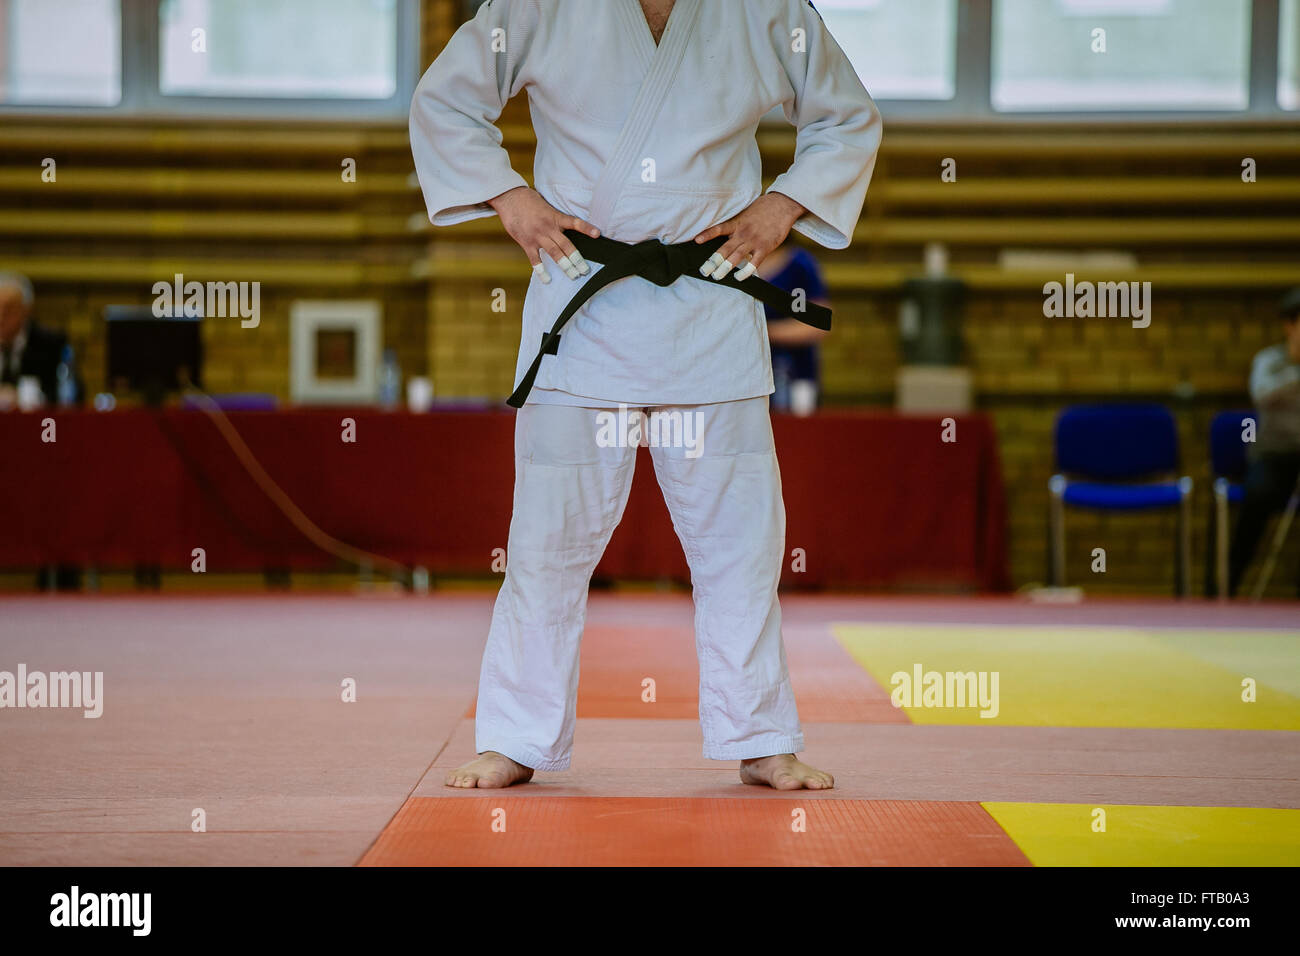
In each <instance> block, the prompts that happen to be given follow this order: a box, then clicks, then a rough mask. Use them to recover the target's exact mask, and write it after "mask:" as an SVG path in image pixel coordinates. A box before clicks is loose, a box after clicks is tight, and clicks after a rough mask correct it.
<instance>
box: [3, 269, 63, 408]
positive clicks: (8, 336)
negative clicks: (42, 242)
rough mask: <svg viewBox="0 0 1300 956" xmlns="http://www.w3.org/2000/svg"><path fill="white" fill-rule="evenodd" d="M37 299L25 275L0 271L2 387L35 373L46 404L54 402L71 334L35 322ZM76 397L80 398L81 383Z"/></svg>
mask: <svg viewBox="0 0 1300 956" xmlns="http://www.w3.org/2000/svg"><path fill="white" fill-rule="evenodd" d="M35 298H36V297H35V294H34V293H33V291H32V284H31V282H29V281H28V279H27V277H26V276H24V275H19V274H18V273H15V272H0V387H4V388H7V389H16V387H17V385H18V380H19V379H21V378H24V377H26V376H29V375H30V376H34V377H35V378H36V379H37V380H38V381H39V382H40V383H41V392H42V393H43V394H44V396H45V403H46V404H47V405H53V404H54V403H55V402H56V401H57V400H58V390H59V374H58V373H59V363H60V362H62V361H63V357H64V351H65V350H66V349H67V346H68V337H67V336H66V335H64V334H63V333H62V332H59V331H56V330H54V329H46V328H43V327H41V326H39V325H37V324H36V322H35V321H33V319H32V306H33V304H34V303H35ZM70 371H71V370H70ZM74 385H76V382H75V378H74ZM76 397H77V399H78V400H80V397H81V388H80V387H79V386H77V387H76Z"/></svg>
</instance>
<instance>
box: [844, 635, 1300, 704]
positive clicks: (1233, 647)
mask: <svg viewBox="0 0 1300 956" xmlns="http://www.w3.org/2000/svg"><path fill="white" fill-rule="evenodd" d="M833 632H834V634H835V636H836V638H837V639H838V640H839V641H840V643H841V644H842V645H843V646H844V647H845V649H847V650H848V652H849V653H850V654H851V655H852V656H853V658H854V659H855V660H856V661H857V662H858V663H859V664H860V665H861V666H862V667H863V668H864V669H865V670H866V671H867V672H868V673H870V674H871V676H872V677H873V678H875V680H876V681H877V682H878V683H879V684H880V685H881V686H882V687H884V688H885V689H886V690H887V691H890V692H894V691H895V690H896V689H897V690H898V691H899V692H902V691H903V690H904V689H905V688H906V687H907V684H908V682H905V681H903V680H902V679H901V678H899V679H897V680H896V679H895V675H898V674H907V675H908V678H909V681H910V682H911V683H915V680H914V675H915V674H916V672H917V668H918V667H919V668H920V672H921V675H922V681H921V683H922V685H923V687H924V685H925V684H927V683H932V682H933V681H934V680H935V678H934V677H931V676H928V675H930V674H931V673H934V674H936V675H939V676H940V677H942V678H943V687H942V693H932V694H931V696H929V697H925V696H923V694H922V692H921V690H922V689H921V688H918V689H917V690H916V694H915V696H914V697H913V698H906V699H904V701H903V703H904V709H905V710H906V712H907V716H908V717H909V718H910V719H911V720H912V722H913V723H918V724H986V725H995V726H996V725H1002V726H1006V725H1015V726H1039V727H1183V728H1198V729H1203V728H1226V729H1242V730H1300V696H1298V695H1297V694H1295V693H1288V692H1287V691H1288V689H1289V688H1296V687H1297V677H1296V672H1297V666H1298V665H1297V661H1300V655H1298V654H1297V653H1296V650H1295V647H1296V638H1297V635H1293V634H1289V633H1282V632H1269V631H1254V632H1252V631H1233V632H1226V631H1225V632H1210V631H1198V632H1196V633H1195V635H1194V636H1192V637H1189V638H1188V639H1187V641H1186V642H1185V643H1183V644H1180V632H1177V631H1168V632H1161V631H1143V630H1138V629H1125V628H1102V627H1066V628H1041V627H988V626H979V627H970V626H962V625H955V626H954V625H946V626H940V625H922V626H914V625H900V624H870V625H858V624H837V625H835V626H834V628H833ZM949 672H951V673H953V674H972V673H973V674H974V675H976V678H978V677H979V675H980V674H981V673H982V674H983V675H985V676H986V683H985V690H987V691H988V694H987V702H986V703H983V704H981V702H979V701H976V700H973V699H970V698H967V699H966V700H961V699H960V698H958V697H957V695H956V692H957V691H958V690H959V689H965V682H964V681H963V680H960V679H958V680H954V681H951V682H950V681H949V680H948V678H947V677H946V675H947V674H948V673H949ZM1247 679H1249V680H1251V681H1253V682H1254V685H1255V700H1254V701H1253V702H1247V701H1245V700H1243V694H1244V693H1245V691H1244V688H1243V681H1245V680H1247ZM995 680H996V683H995V682H994V681H995ZM994 691H996V696H995V695H994V693H993V692H994ZM958 705H964V706H958ZM981 713H988V714H991V715H993V716H989V717H982V716H981Z"/></svg>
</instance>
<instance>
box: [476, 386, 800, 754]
mask: <svg viewBox="0 0 1300 956" xmlns="http://www.w3.org/2000/svg"><path fill="white" fill-rule="evenodd" d="M637 411H638V410H632V411H630V412H629V415H634V414H636V413H637ZM652 411H655V412H660V413H665V412H668V413H671V412H680V413H682V414H683V415H695V414H697V413H698V416H699V417H698V418H697V419H695V420H694V421H696V422H698V423H699V424H700V425H701V426H702V433H701V435H700V436H699V439H700V440H699V445H698V454H697V451H696V450H693V449H691V448H689V447H678V446H676V445H673V444H672V443H666V442H664V441H663V440H661V441H660V443H659V444H658V446H657V447H656V445H654V444H652V445H651V448H650V453H651V455H652V457H653V460H654V468H655V475H656V477H657V478H658V480H659V487H660V489H661V490H662V492H663V495H664V501H665V502H666V503H667V505H668V510H669V513H670V514H671V515H672V521H673V527H674V529H675V530H676V531H677V536H678V537H679V538H680V539H681V542H682V547H683V548H684V549H685V552H686V559H687V562H688V563H689V565H690V569H691V584H692V589H693V593H694V598H695V647H696V653H697V654H698V656H699V663H700V689H699V690H700V726H701V728H702V730H703V734H704V756H705V757H708V758H712V759H715V760H740V759H745V758H749V757H765V756H768V755H770V754H778V753H797V752H799V751H800V750H802V749H803V745H804V744H803V734H802V732H801V730H800V726H799V715H798V712H797V711H796V709H795V701H794V693H793V692H792V690H791V688H790V677H789V673H788V671H787V669H786V658H785V647H784V645H783V644H782V642H781V608H780V604H779V603H778V601H777V593H776V591H777V582H778V580H779V578H780V576H781V563H782V557H783V553H784V550H785V506H784V504H783V503H782V500H781V475H780V472H779V470H778V468H777V462H776V452H775V448H774V446H773V442H772V423H771V419H770V418H769V416H768V402H767V398H766V397H761V398H752V399H745V400H742V401H736V402H723V403H719V404H714V405H691V406H675V407H664V406H660V407H657V408H655V409H653V410H652ZM602 413H604V414H605V415H606V416H608V415H617V414H618V413H617V412H616V411H615V412H609V411H608V410H602V409H595V408H580V407H576V406H570V405H525V406H524V407H523V408H521V409H520V410H519V412H518V417H517V419H516V422H515V493H514V515H513V517H512V518H511V521H510V540H509V548H508V550H507V569H506V576H505V582H504V583H503V584H502V586H501V591H500V593H499V594H498V596H497V601H496V606H495V609H494V611H493V615H492V627H491V630H490V632H489V634H488V640H487V647H486V649H485V651H484V653H483V666H482V669H481V671H480V675H479V692H478V705H477V717H476V721H475V744H476V748H475V749H476V750H477V751H478V752H479V753H482V752H483V751H485V750H495V751H497V752H498V753H503V754H505V755H506V756H507V757H510V758H511V759H512V760H515V761H517V762H519V763H521V764H523V765H524V766H526V767H532V768H534V769H536V770H564V769H566V768H567V767H568V766H569V759H570V755H571V752H572V748H573V732H574V727H575V724H576V712H577V692H578V651H579V645H580V643H581V640H582V630H583V625H584V622H585V620H586V614H587V588H588V584H589V582H590V580H591V575H592V572H593V571H594V570H595V567H596V564H597V562H598V561H599V560H600V557H601V555H602V554H603V553H604V550H605V546H606V545H607V544H608V543H609V539H610V535H611V534H613V532H614V528H615V527H616V526H617V525H618V522H619V520H620V519H621V518H622V516H623V508H624V506H625V505H626V504H627V498H628V493H629V491H630V490H631V487H632V472H633V466H634V463H635V459H636V451H637V449H636V446H635V445H632V446H630V447H628V446H626V443H622V442H620V443H619V446H616V447H602V444H606V445H607V444H608V442H607V441H606V442H601V441H598V434H600V423H601V421H602V419H600V418H598V416H599V415H601V414H602ZM603 421H605V422H608V421H609V419H608V418H606V419H603ZM605 434H606V437H607V436H608V430H607V431H606V433H605ZM660 437H661V439H662V435H661V436H660ZM638 691H639V686H637V687H632V688H629V691H628V693H637V692H638Z"/></svg>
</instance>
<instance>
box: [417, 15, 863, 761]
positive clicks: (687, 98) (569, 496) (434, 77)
mask: <svg viewBox="0 0 1300 956" xmlns="http://www.w3.org/2000/svg"><path fill="white" fill-rule="evenodd" d="M520 91H526V92H527V94H528V99H529V105H530V109H531V114H532V121H533V126H534V128H535V130H536V134H537V151H536V157H535V163H534V180H535V188H536V189H537V191H538V192H539V193H541V195H542V196H543V198H545V199H546V200H547V202H549V203H550V204H551V205H553V206H554V207H556V208H557V209H559V210H560V211H562V212H565V213H568V214H571V215H574V216H577V217H579V218H582V219H585V220H587V221H589V222H591V223H593V224H594V225H596V226H597V227H598V228H599V229H600V230H601V234H602V235H604V236H607V237H609V238H611V239H616V240H619V241H621V242H629V243H631V242H639V241H642V240H646V239H658V240H660V241H662V242H664V243H681V242H687V241H689V240H691V239H693V238H694V237H695V236H696V235H697V234H699V233H700V232H702V231H703V230H705V229H706V228H708V227H709V226H712V225H714V224H716V223H719V222H722V221H723V220H726V219H728V218H730V217H732V216H734V215H736V214H738V213H739V212H741V211H742V210H744V209H745V208H746V207H747V206H749V205H750V204H751V203H752V202H753V201H754V200H755V199H756V198H758V196H759V195H761V193H762V182H761V166H760V157H759V150H758V145H757V143H756V141H755V132H756V130H757V128H758V124H759V121H760V119H761V118H762V117H763V116H764V115H765V114H767V113H768V112H769V111H770V110H772V109H773V108H776V107H778V106H779V107H780V108H781V109H782V110H783V111H784V113H785V116H786V117H787V119H789V121H790V122H791V123H793V124H794V125H795V126H796V127H797V128H798V135H797V139H796V149H795V157H794V162H793V163H792V165H791V166H790V168H789V169H788V170H787V171H785V172H784V173H782V174H781V175H779V176H778V177H777V178H776V179H775V181H774V182H773V183H772V184H771V186H770V187H769V188H770V189H771V190H773V191H777V192H780V193H783V194H785V195H787V196H789V197H790V198H792V199H795V200H796V201H798V202H799V203H800V204H801V205H802V206H803V207H804V208H805V209H807V210H808V212H807V214H806V215H804V216H802V217H801V218H800V219H799V220H798V221H797V222H796V223H795V225H794V229H795V230H796V231H798V232H801V233H802V234H804V235H806V236H808V237H810V238H811V239H813V240H815V241H817V242H819V243H821V244H822V245H824V246H826V247H828V248H833V249H840V248H843V247H845V246H847V245H848V244H849V239H850V237H851V235H852V231H853V228H854V226H855V224H856V222H857V219H858V216H859V214H860V213H861V210H862V204H863V201H864V199H865V196H866V190H867V185H868V183H869V181H870V178H871V172H872V169H873V167H874V163H875V156H876V152H877V149H878V147H879V144H880V138H881V122H880V115H879V113H878V111H877V110H876V108H875V105H874V104H873V103H872V101H871V99H870V97H869V96H868V95H867V92H866V90H865V89H864V88H863V86H862V84H861V82H860V81H859V79H858V77H857V75H856V74H855V73H854V71H853V69H852V67H851V66H850V64H849V62H848V60H847V59H846V57H845V56H844V54H843V52H842V51H841V50H840V48H839V46H838V45H837V44H836V43H835V41H834V40H833V39H832V37H831V36H830V34H829V32H828V31H827V30H826V28H825V26H824V25H823V23H822V21H821V18H820V17H819V16H818V14H817V13H816V11H815V10H814V9H813V8H812V7H811V6H810V5H809V3H808V2H807V0H676V3H675V5H674V7H673V10H672V14H671V16H670V18H669V20H668V25H667V28H666V29H665V31H664V34H663V36H662V38H661V40H660V43H659V44H658V45H657V46H656V44H655V42H654V39H653V37H652V35H651V33H650V30H649V27H648V25H647V23H646V20H645V16H644V14H643V13H642V10H641V7H640V4H639V2H638V0H491V2H490V3H487V4H484V5H483V6H482V7H480V8H479V11H478V13H477V15H476V16H475V17H474V19H473V20H471V21H470V22H469V23H467V24H465V25H464V26H462V27H461V28H460V29H459V30H458V31H457V32H456V34H455V35H454V36H453V37H452V39H451V40H450V42H449V43H448V44H447V47H446V49H445V50H444V51H443V52H442V54H441V55H440V56H439V57H438V58H437V60H436V61H435V62H434V63H433V65H432V66H431V67H430V68H429V70H428V71H427V72H426V73H425V75H424V77H423V79H422V80H421V81H420V84H419V86H418V87H417V89H416V92H415V96H414V99H413V101H412V104H411V118H410V119H411V148H412V152H413V155H414V158H415V166H416V171H417V173H418V176H419V180H420V185H421V187H422V189H423V192H424V197H425V201H426V203H427V205H428V210H429V217H430V220H431V221H432V222H433V223H434V224H435V225H451V224H454V223H458V222H464V221H466V220H469V219H474V218H478V217H481V216H489V215H493V214H494V212H493V210H492V208H491V207H490V206H488V205H487V204H486V201H487V200H488V199H491V198H493V197H495V196H498V195H500V194H501V193H503V192H505V191H507V190H509V189H513V188H515V187H517V186H526V185H527V183H526V182H525V180H524V179H523V178H522V177H521V176H520V175H519V174H518V173H517V172H515V171H514V170H513V169H512V168H511V166H510V162H509V157H508V155H507V153H506V151H505V150H504V149H503V148H502V146H501V134H500V132H499V130H497V128H496V127H495V125H494V124H495V121H496V120H497V118H498V117H499V116H500V113H501V111H502V109H503V108H504V106H505V103H506V101H507V100H509V99H510V98H511V97H513V96H514V95H516V94H517V93H519V92H520ZM521 263H522V260H521ZM737 265H739V263H737ZM525 267H526V266H525ZM549 268H550V270H551V274H552V277H553V278H552V281H551V282H550V283H549V284H545V283H542V282H541V281H540V280H539V279H537V278H536V277H534V278H533V280H532V281H531V283H530V285H529V287H528V293H527V296H526V299H525V303H524V314H523V324H522V330H521V335H520V347H519V359H518V365H517V368H516V382H518V381H519V380H520V379H521V378H522V376H523V375H524V373H525V371H526V370H527V368H528V366H529V365H530V363H531V362H532V361H533V359H534V357H535V356H536V354H537V349H538V347H539V345H540V344H541V341H542V338H543V336H544V334H545V333H546V332H547V330H548V329H549V328H550V326H551V323H552V322H553V320H554V319H555V317H556V316H557V315H559V313H560V312H561V311H562V310H563V308H564V306H565V304H566V303H567V302H568V300H569V299H570V298H571V297H572V296H573V295H574V293H575V292H576V291H577V290H578V289H579V288H580V287H581V283H582V281H584V280H579V281H571V280H569V279H566V278H565V277H564V275H563V273H562V272H561V271H560V270H559V269H558V268H556V267H555V266H554V265H550V266H549ZM598 268H599V267H598V266H595V265H593V272H592V274H593V275H594V274H596V272H598ZM772 384H773V383H772V369H771V359H770V353H769V348H768V342H767V328H766V322H765V321H764V314H763V309H762V306H761V305H760V304H759V303H758V302H757V301H755V300H754V299H752V298H750V297H749V296H747V295H745V294H744V293H741V292H737V291H735V290H733V289H729V288H726V287H723V286H718V285H714V284H712V283H709V282H705V281H698V280H696V279H694V278H689V277H685V278H681V279H678V280H677V281H676V282H674V283H673V284H672V285H670V286H667V287H661V286H658V285H655V284H653V283H651V282H649V281H646V280H644V279H642V278H639V277H631V278H626V279H621V280H618V281H616V282H614V283H612V284H611V285H609V286H608V287H607V288H605V289H603V290H601V291H599V292H597V293H596V295H595V296H593V297H592V298H591V299H590V301H588V302H587V303H586V304H585V305H584V306H583V307H582V309H581V310H580V311H579V312H578V313H577V315H576V316H575V317H574V318H573V320H572V321H571V322H570V323H569V324H568V325H567V326H566V327H565V329H564V333H563V337H562V340H561V341H560V344H559V347H558V350H557V353H556V354H554V355H549V356H547V357H546V358H545V360H544V361H543V362H542V364H541V368H540V371H539V373H538V376H537V380H536V384H535V387H534V388H533V389H532V391H531V393H530V395H529V397H528V400H527V404H526V405H525V406H524V407H523V408H522V409H521V410H520V411H519V413H518V418H517V420H516V432H515V498H514V515H513V518H512V520H511V525H510V538H509V546H508V552H507V562H508V567H507V571H506V578H505V582H504V583H503V585H502V588H501V592H500V594H499V595H498V598H497V602H496V607H495V611H494V614H493V620H492V626H491V630H490V632H489V636H488V643H487V648H486V650H485V652H484V658H483V666H482V671H481V675H480V684H479V697H478V707H477V719H476V736H477V749H478V750H479V751H480V752H482V751H484V750H495V751H498V752H500V753H504V754H505V755H506V756H509V757H511V758H512V759H514V760H516V761H518V762H519V763H522V764H524V765H525V766H529V767H533V768H535V769H538V770H557V769H563V768H565V767H567V766H568V764H569V756H570V750H571V747H572V741H573V733H574V724H575V707H576V691H577V681H578V652H579V643H580V640H581V635H582V629H583V623H584V620H585V615H586V600H587V587H588V583H589V581H590V577H591V574H592V572H593V570H594V569H595V566H596V563H597V562H598V561H599V559H600V556H601V554H602V553H603V551H604V548H605V546H606V544H607V543H608V541H609V537H610V535H611V534H612V533H613V530H614V528H615V526H616V525H617V524H618V521H619V519H620V517H621V516H622V511H623V507H624V505H625V503H626V501H627V495H628V491H629V489H630V483H631V477H632V466H633V461H634V455H635V451H636V449H635V447H625V446H615V447H605V446H602V444H601V443H599V442H598V441H597V434H598V431H599V424H598V421H597V416H598V415H600V414H601V413H600V411H598V409H601V408H609V407H611V406H616V405H620V404H625V405H627V406H630V407H633V408H640V407H646V406H658V408H657V409H656V411H660V412H664V411H681V412H683V413H689V414H692V415H698V419H697V420H698V421H699V422H700V423H701V424H702V425H703V434H702V441H701V444H700V446H699V448H698V449H695V450H690V449H686V448H682V447H671V446H660V447H652V449H651V453H652V455H653V460H654V466H655V473H656V476H657V478H658V481H659V485H660V488H661V489H662V491H663V494H664V498H665V501H666V502H667V504H668V508H669V512H670V514H671V515H672V520H673V526H674V528H675V529H676V531H677V534H678V536H679V538H680V539H681V541H682V545H683V548H684V549H685V553H686V557H687V560H688V563H689V565H690V568H691V582H692V588H693V594H694V599H695V606H696V615H695V628H696V645H697V651H698V654H699V660H700V688H699V690H700V722H701V727H702V729H703V735H704V755H705V756H706V757H711V758H716V759H744V758H749V757H761V756H767V755H770V754H776V753H794V752H798V751H799V750H801V749H802V747H803V738H802V734H801V732H800V728H799V720H798V715H797V712H796V708H795V703H794V697H793V694H792V692H791V690H790V683H789V677H788V674H787V671H786V662H785V653H784V649H783V647H782V643H781V616H780V606H779V603H778V601H777V594H776V589H777V583H778V580H779V578H780V572H781V563H782V558H783V553H784V547H785V545H784V537H785V511H784V507H783V505H782V501H781V488H780V474H779V471H778V468H777V462H776V456H775V452H774V448H773V444H772V432H771V423H770V419H769V417H768V410H767V396H768V395H769V394H770V393H771V392H772ZM637 690H639V688H633V690H632V691H631V692H636V691H637Z"/></svg>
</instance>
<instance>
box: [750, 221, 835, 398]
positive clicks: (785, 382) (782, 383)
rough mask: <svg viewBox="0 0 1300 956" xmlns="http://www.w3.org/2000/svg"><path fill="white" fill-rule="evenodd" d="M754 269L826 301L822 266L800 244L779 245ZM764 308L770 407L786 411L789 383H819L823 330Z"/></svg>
mask: <svg viewBox="0 0 1300 956" xmlns="http://www.w3.org/2000/svg"><path fill="white" fill-rule="evenodd" d="M757 271H758V274H759V275H760V276H761V277H762V278H764V279H766V280H767V281H768V282H770V283H772V284H773V285H775V286H778V287H780V288H782V289H784V290H786V291H787V292H793V291H794V290H795V289H803V290H804V292H805V294H806V295H807V298H808V301H809V302H815V303H817V304H819V305H829V303H828V302H827V301H826V283H825V282H823V281H822V274H821V269H820V268H819V267H818V265H817V260H816V259H815V258H813V255H812V253H811V252H809V251H808V250H807V249H805V248H803V246H799V245H795V244H794V243H786V244H785V245H783V246H780V247H779V248H777V249H775V250H774V251H773V252H772V254H771V255H769V256H768V257H767V258H766V259H764V260H763V264H762V265H761V266H759V268H758V270H757ZM763 311H764V312H765V313H766V314H767V339H768V343H769V344H770V345H771V348H772V378H773V379H774V380H775V383H776V390H775V391H774V392H773V393H772V402H771V407H772V409H773V410H774V411H789V409H790V404H791V402H790V387H791V385H792V383H794V382H809V383H811V384H812V387H813V388H814V389H819V387H820V382H821V368H820V363H819V361H818V356H817V343H818V342H820V341H821V339H822V337H823V336H824V335H825V334H826V333H825V332H823V331H822V330H821V329H814V328H813V327H812V326H810V325H804V324H803V323H802V322H800V321H799V320H798V319H796V318H794V317H793V316H789V315H781V314H780V313H778V312H777V311H776V310H775V309H773V308H772V307H771V306H768V305H764V306H763ZM814 394H816V392H814Z"/></svg>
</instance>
